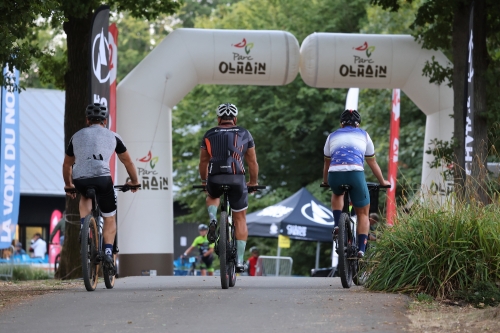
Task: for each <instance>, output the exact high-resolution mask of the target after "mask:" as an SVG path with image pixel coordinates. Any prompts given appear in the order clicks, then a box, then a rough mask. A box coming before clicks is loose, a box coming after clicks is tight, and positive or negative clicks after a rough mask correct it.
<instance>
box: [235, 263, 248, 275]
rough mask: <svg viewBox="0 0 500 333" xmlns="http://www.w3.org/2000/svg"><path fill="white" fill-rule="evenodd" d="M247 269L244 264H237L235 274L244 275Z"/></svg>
mask: <svg viewBox="0 0 500 333" xmlns="http://www.w3.org/2000/svg"><path fill="white" fill-rule="evenodd" d="M247 269H248V267H247V265H246V264H244V263H241V262H239V263H237V264H236V273H244V272H245V271H246V270H247Z"/></svg>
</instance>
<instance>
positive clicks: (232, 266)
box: [228, 223, 237, 287]
mask: <svg viewBox="0 0 500 333" xmlns="http://www.w3.org/2000/svg"><path fill="white" fill-rule="evenodd" d="M228 226H229V234H230V235H231V240H230V241H229V244H230V246H229V248H230V252H231V255H230V257H229V263H228V272H229V286H230V287H234V286H235V285H236V263H235V262H236V256H237V253H236V239H235V238H234V224H229V223H228Z"/></svg>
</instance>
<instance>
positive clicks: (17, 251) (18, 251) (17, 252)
mask: <svg viewBox="0 0 500 333" xmlns="http://www.w3.org/2000/svg"><path fill="white" fill-rule="evenodd" d="M22 254H26V251H24V249H23V244H22V243H21V242H17V243H16V249H15V250H14V255H15V256H20V255H22Z"/></svg>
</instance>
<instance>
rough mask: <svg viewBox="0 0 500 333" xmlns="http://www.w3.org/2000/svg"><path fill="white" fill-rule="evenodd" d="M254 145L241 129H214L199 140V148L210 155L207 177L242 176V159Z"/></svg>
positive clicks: (243, 170) (243, 169)
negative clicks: (221, 175)
mask: <svg viewBox="0 0 500 333" xmlns="http://www.w3.org/2000/svg"><path fill="white" fill-rule="evenodd" d="M254 146H255V143H254V141H253V137H252V135H251V134H250V132H249V131H248V130H246V129H244V128H243V127H239V126H234V127H214V128H212V129H210V130H208V131H207V132H206V133H205V135H204V136H203V139H202V140H201V148H202V149H206V150H207V151H208V153H209V154H210V163H209V165H208V174H209V175H220V174H235V175H244V174H245V168H244V166H243V157H244V156H245V153H246V152H247V150H248V149H249V148H253V147H254Z"/></svg>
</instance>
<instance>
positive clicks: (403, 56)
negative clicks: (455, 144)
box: [300, 33, 453, 198]
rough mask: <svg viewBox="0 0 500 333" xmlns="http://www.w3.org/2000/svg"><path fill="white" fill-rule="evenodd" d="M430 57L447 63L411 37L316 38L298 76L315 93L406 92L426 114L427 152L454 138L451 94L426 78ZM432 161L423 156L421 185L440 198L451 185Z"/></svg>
mask: <svg viewBox="0 0 500 333" xmlns="http://www.w3.org/2000/svg"><path fill="white" fill-rule="evenodd" d="M432 57H434V59H435V60H436V61H437V62H439V63H440V64H441V65H443V66H447V65H448V64H449V61H448V59H447V58H446V56H445V55H444V54H443V53H441V52H438V51H431V50H424V49H422V47H421V45H420V44H418V43H417V42H415V40H414V38H413V37H411V36H408V35H366V34H338V33H314V34H312V35H309V36H308V37H307V38H306V39H305V40H304V42H303V43H302V45H301V48H300V75H301V76H302V79H303V80H304V82H305V83H306V84H307V85H309V86H311V87H317V88H350V87H358V88H375V89H382V88H399V89H402V90H403V91H404V92H405V93H406V95H408V97H409V98H410V99H411V100H412V101H413V102H414V103H415V104H416V105H417V106H418V107H419V108H420V110H422V112H424V113H425V114H426V115H427V121H426V127H425V139H424V147H423V149H424V152H425V151H426V150H427V149H428V145H429V142H430V141H431V140H432V139H436V138H437V139H439V140H445V141H449V140H450V139H451V137H452V133H453V119H452V118H451V117H450V115H452V114H453V90H452V89H451V88H450V87H448V85H447V84H441V85H436V84H431V83H429V78H428V77H425V76H423V75H422V70H423V68H424V65H425V62H426V61H430V60H432ZM403 117H404V115H403ZM389 118H390V116H389V109H388V112H387V119H389ZM364 121H365V122H367V121H370V120H369V119H365V120H364ZM432 160H433V157H432V156H431V155H429V154H425V153H424V158H423V164H422V185H423V188H424V190H425V189H427V190H430V191H431V193H432V194H435V195H437V198H439V197H441V196H442V195H443V194H445V193H447V191H449V190H450V187H451V186H452V183H444V184H443V180H442V177H441V176H440V172H441V170H437V169H431V168H429V163H428V162H431V161H432ZM384 173H385V172H384Z"/></svg>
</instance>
